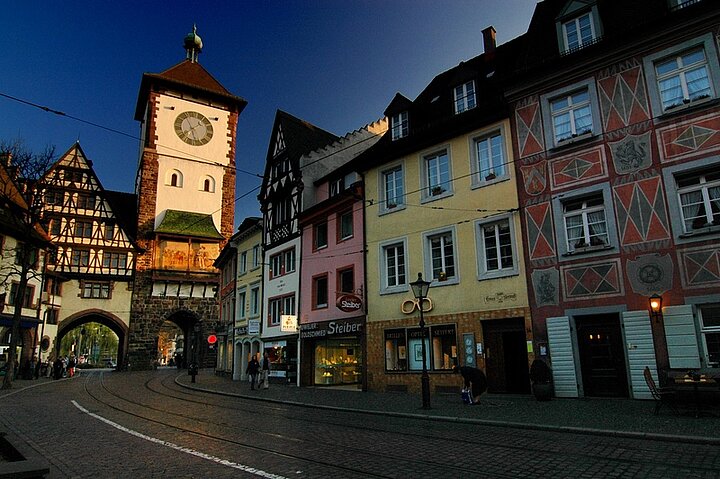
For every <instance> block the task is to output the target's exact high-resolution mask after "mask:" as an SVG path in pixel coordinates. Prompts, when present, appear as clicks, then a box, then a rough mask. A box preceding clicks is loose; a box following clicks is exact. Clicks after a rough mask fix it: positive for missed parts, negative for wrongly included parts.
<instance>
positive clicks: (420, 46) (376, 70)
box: [0, 0, 535, 225]
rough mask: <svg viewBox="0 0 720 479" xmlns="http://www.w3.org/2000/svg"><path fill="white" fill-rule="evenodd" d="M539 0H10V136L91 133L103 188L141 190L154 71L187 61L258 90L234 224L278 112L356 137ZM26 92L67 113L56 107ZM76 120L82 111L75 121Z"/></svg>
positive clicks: (6, 69)
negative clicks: (192, 36)
mask: <svg viewBox="0 0 720 479" xmlns="http://www.w3.org/2000/svg"><path fill="white" fill-rule="evenodd" d="M534 6H535V1H533V0H475V1H470V0H362V1H360V0H333V1H331V0H314V1H311V0H303V1H300V0H282V1H281V0H265V1H230V0H228V1H212V0H207V1H203V2H199V1H184V0H174V1H172V2H164V1H162V2H161V1H148V0H142V1H141V0H122V1H104V0H93V1H90V0H77V1H62V2H59V1H49V0H48V1H27V0H6V1H5V2H3V14H2V16H1V17H0V28H1V29H2V32H3V34H2V37H3V38H4V40H5V41H4V54H3V62H2V64H3V68H2V74H1V75H0V114H1V115H2V121H1V122H0V140H4V141H14V140H17V139H20V140H22V141H23V142H24V144H25V146H26V147H27V148H28V149H29V150H32V151H36V152H40V151H42V150H44V149H45V147H46V146H54V147H55V148H56V153H58V154H62V153H64V152H65V151H66V150H67V149H68V148H70V147H71V146H72V145H73V144H74V143H75V141H77V140H79V141H80V145H81V146H82V148H83V150H84V151H85V153H86V155H87V156H88V157H89V158H90V159H91V160H92V161H93V167H94V168H95V171H96V173H97V174H98V176H99V179H100V181H101V183H102V184H103V186H104V187H105V188H106V189H109V190H115V191H125V192H132V191H133V188H134V181H135V172H136V167H137V161H138V153H139V148H140V146H139V139H138V137H139V132H140V123H139V122H137V121H135V120H134V113H135V105H136V102H137V95H138V90H139V87H140V80H141V78H142V74H143V73H146V72H147V73H160V72H162V71H164V70H166V69H168V68H170V67H171V66H173V65H175V64H177V63H179V62H181V61H182V60H184V58H185V51H184V49H183V39H184V37H185V35H187V34H188V33H189V32H190V31H192V26H193V24H197V33H198V34H199V35H200V36H201V37H202V40H203V44H204V47H203V52H202V54H201V55H200V63H201V64H202V65H203V66H204V67H205V68H206V69H207V70H208V71H209V72H210V73H211V74H212V75H213V76H214V77H215V78H216V79H217V80H218V81H220V83H222V84H223V86H225V88H227V89H228V90H229V91H230V92H231V93H233V94H234V95H237V96H240V97H242V98H244V99H245V100H247V101H248V106H247V107H246V108H245V110H244V111H243V113H242V114H241V115H240V120H239V124H238V140H237V156H236V166H237V168H238V173H237V189H236V197H237V198H238V200H237V203H236V212H235V223H236V225H237V224H239V223H240V222H242V219H243V218H244V217H246V216H258V215H259V214H260V213H259V206H258V202H257V193H258V190H257V189H256V188H257V187H258V186H259V185H260V184H261V181H262V180H261V178H259V177H258V176H261V175H262V174H263V171H264V165H265V158H266V154H267V148H268V143H269V140H270V130H271V128H272V125H273V120H274V117H275V112H276V110H278V109H280V110H284V111H286V112H288V113H290V114H292V115H295V116H297V117H299V118H302V119H303V120H306V121H309V122H310V123H312V124H314V125H316V126H318V127H320V128H323V129H325V130H327V131H330V132H332V133H334V134H336V135H339V136H341V135H344V134H345V133H347V132H350V131H353V130H356V129H358V128H360V127H362V126H363V125H366V124H368V123H370V122H373V121H376V120H378V119H380V118H381V117H382V116H383V111H384V110H385V108H386V107H387V105H388V104H389V103H390V101H391V100H392V98H393V96H394V95H395V93H397V92H400V93H402V94H403V95H405V96H407V97H408V98H410V99H414V98H415V97H416V96H417V95H418V94H419V93H420V92H421V91H422V89H423V88H424V87H425V86H426V85H427V84H428V83H429V82H430V81H431V80H432V79H433V77H435V76H436V75H437V74H439V73H441V72H443V71H445V70H448V69H449V68H452V67H454V66H455V65H457V64H458V63H460V62H461V61H464V60H468V59H470V58H472V57H474V56H476V55H478V54H480V53H482V51H483V45H482V33H481V31H482V30H483V29H484V28H486V27H487V26H489V25H492V26H494V27H495V29H496V30H497V42H498V44H501V43H505V42H507V41H509V40H511V39H513V38H515V37H517V36H518V35H521V34H523V33H524V32H525V30H526V29H527V26H528V24H529V22H530V18H531V16H532V12H533V9H534ZM7 96H9V97H13V98H17V99H20V100H22V101H23V102H28V103H32V104H35V105H40V106H42V107H46V108H49V109H51V110H55V111H60V112H63V113H65V114H66V116H62V115H57V114H53V113H49V112H47V111H44V110H42V109H40V108H37V107H34V106H31V105H28V104H27V103H23V102H20V101H17V100H12V99H9V98H7ZM70 117H72V118H70Z"/></svg>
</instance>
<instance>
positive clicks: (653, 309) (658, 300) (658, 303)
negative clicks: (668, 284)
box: [648, 294, 663, 323]
mask: <svg viewBox="0 0 720 479" xmlns="http://www.w3.org/2000/svg"><path fill="white" fill-rule="evenodd" d="M662 303H663V300H662V296H659V295H657V294H653V295H652V296H650V298H649V299H648V306H649V307H650V317H651V318H653V319H654V320H655V321H656V322H658V323H659V322H660V318H661V317H662Z"/></svg>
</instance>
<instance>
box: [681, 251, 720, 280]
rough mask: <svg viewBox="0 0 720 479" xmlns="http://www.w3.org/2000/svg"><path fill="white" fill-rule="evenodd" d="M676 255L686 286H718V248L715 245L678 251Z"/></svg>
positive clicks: (719, 274)
mask: <svg viewBox="0 0 720 479" xmlns="http://www.w3.org/2000/svg"><path fill="white" fill-rule="evenodd" d="M678 255H679V256H680V264H681V267H682V269H683V283H684V285H685V286H686V287H688V288H693V287H695V288H707V287H718V286H720V249H719V248H718V247H717V246H713V247H709V248H704V249H703V248H700V249H695V250H686V251H679V252H678Z"/></svg>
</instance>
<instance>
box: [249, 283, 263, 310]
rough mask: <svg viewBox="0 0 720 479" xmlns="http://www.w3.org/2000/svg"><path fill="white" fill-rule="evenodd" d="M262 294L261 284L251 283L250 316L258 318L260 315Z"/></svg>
mask: <svg viewBox="0 0 720 479" xmlns="http://www.w3.org/2000/svg"><path fill="white" fill-rule="evenodd" d="M261 301H262V296H261V295H260V284H259V283H258V284H254V285H250V317H251V318H257V317H258V316H260V302H261Z"/></svg>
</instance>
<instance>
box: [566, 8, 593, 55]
mask: <svg viewBox="0 0 720 479" xmlns="http://www.w3.org/2000/svg"><path fill="white" fill-rule="evenodd" d="M562 31H563V40H564V42H565V52H571V51H574V50H579V49H580V48H583V47H586V46H588V45H591V44H592V43H593V42H594V41H595V39H596V38H597V37H596V35H595V26H594V25H593V17H592V12H588V13H586V14H584V15H580V16H579V17H576V18H573V19H571V20H569V21H566V22H563V24H562Z"/></svg>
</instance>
